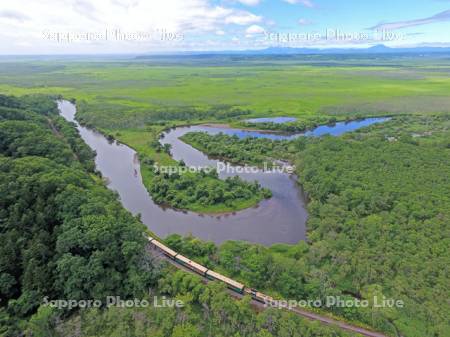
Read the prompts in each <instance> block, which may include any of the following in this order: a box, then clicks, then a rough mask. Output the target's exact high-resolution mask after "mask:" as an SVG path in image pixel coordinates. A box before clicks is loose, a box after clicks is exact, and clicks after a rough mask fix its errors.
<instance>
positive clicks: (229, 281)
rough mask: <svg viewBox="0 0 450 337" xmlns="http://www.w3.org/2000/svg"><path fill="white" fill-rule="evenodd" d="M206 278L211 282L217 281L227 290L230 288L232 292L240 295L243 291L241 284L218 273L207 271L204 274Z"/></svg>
mask: <svg viewBox="0 0 450 337" xmlns="http://www.w3.org/2000/svg"><path fill="white" fill-rule="evenodd" d="M206 276H207V277H208V278H209V279H211V280H217V281H221V282H224V283H225V284H226V285H227V286H228V288H230V289H232V290H234V291H237V292H238V293H240V294H242V292H243V291H244V285H243V284H242V283H239V282H236V281H234V280H232V279H229V278H228V277H225V276H223V275H221V274H219V273H216V272H215V271H212V270H208V271H207V272H206Z"/></svg>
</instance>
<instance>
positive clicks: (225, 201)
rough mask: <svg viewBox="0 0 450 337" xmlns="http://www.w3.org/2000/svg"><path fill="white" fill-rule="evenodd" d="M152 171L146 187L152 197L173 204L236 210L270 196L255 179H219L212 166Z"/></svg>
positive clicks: (204, 208)
mask: <svg viewBox="0 0 450 337" xmlns="http://www.w3.org/2000/svg"><path fill="white" fill-rule="evenodd" d="M154 174H155V177H154V178H153V180H152V183H151V187H150V190H149V192H150V194H151V195H152V197H153V200H154V201H155V202H157V203H160V204H164V203H166V204H169V205H171V206H173V207H175V208H181V209H186V208H187V209H191V210H194V211H196V210H198V211H202V212H205V211H215V210H218V211H223V210H224V209H229V210H238V209H243V208H246V207H249V206H252V205H254V204H257V203H258V202H259V201H260V200H262V199H264V198H270V197H271V192H270V190H269V189H267V188H262V187H261V186H260V184H259V183H258V182H257V181H254V182H253V183H251V182H246V181H244V180H242V179H240V178H239V177H238V176H234V177H228V178H226V179H225V180H221V179H219V177H218V174H217V171H216V170H215V169H211V170H208V171H205V170H201V171H200V172H194V173H193V172H185V173H172V174H169V173H163V172H161V171H159V170H154ZM222 205H224V206H225V207H226V208H224V206H222Z"/></svg>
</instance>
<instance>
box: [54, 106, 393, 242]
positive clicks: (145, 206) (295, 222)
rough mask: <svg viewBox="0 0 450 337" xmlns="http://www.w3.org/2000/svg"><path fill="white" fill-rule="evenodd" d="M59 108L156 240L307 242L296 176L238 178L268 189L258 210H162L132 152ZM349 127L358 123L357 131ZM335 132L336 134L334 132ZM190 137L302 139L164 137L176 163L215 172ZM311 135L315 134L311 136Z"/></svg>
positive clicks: (68, 109)
mask: <svg viewBox="0 0 450 337" xmlns="http://www.w3.org/2000/svg"><path fill="white" fill-rule="evenodd" d="M58 107H59V109H60V111H61V115H62V116H63V117H64V118H65V119H66V120H68V121H70V122H74V123H76V125H77V128H78V130H79V132H80V135H81V137H82V139H83V140H84V141H85V142H86V143H87V144H88V145H89V146H90V147H91V148H92V149H93V150H95V151H96V153H97V156H96V159H95V163H96V167H97V169H98V170H99V171H100V172H101V173H102V175H103V176H104V177H105V178H106V179H107V181H108V187H109V188H110V189H112V190H114V191H117V193H118V194H119V196H120V200H121V202H122V204H123V206H124V207H125V208H127V209H128V210H129V211H130V212H131V213H133V214H140V215H141V220H142V222H143V223H144V224H146V225H147V226H148V227H149V229H150V230H152V231H153V232H154V233H156V234H157V235H158V236H160V237H165V236H167V235H169V234H172V233H178V234H181V235H187V234H192V235H194V236H196V237H199V238H201V239H203V240H210V241H214V242H215V243H221V242H223V241H226V240H245V241H250V242H256V243H261V244H264V245H270V244H273V243H280V242H282V243H297V242H298V241H299V240H304V239H305V238H306V227H305V224H306V220H307V212H306V202H305V198H304V196H303V193H302V190H301V188H299V186H298V185H297V183H296V177H295V176H293V175H289V174H287V173H281V172H273V173H267V172H262V171H258V172H256V173H238V174H237V175H239V176H240V177H241V178H243V179H245V180H249V181H253V180H257V181H258V182H259V183H260V184H261V185H262V186H264V187H268V188H270V189H271V190H272V194H273V196H272V198H270V199H268V200H263V201H262V202H261V203H260V204H259V205H258V206H256V207H253V208H248V209H245V210H242V211H239V212H236V213H230V214H222V215H209V214H197V213H194V212H186V211H178V210H174V209H172V208H167V207H162V206H160V205H157V204H155V203H154V202H153V200H152V198H151V196H150V195H149V194H148V192H147V190H146V188H145V186H144V185H143V183H142V178H141V175H140V174H139V172H140V165H139V160H138V156H137V153H136V152H135V151H134V150H133V149H131V148H129V147H128V146H126V145H123V144H118V143H116V142H113V143H111V142H108V140H107V139H106V138H105V137H104V136H103V135H102V134H100V133H98V132H96V131H94V130H91V129H88V128H86V127H83V126H81V125H79V124H78V123H77V122H76V120H75V113H76V107H75V105H74V104H72V103H70V102H69V101H59V102H58ZM384 120H385V119H372V120H369V119H366V120H364V121H358V122H350V123H337V124H336V127H330V126H328V127H326V128H329V129H330V130H327V132H325V130H324V129H320V128H324V127H319V128H317V129H316V130H313V131H312V132H310V133H307V134H306V135H312V136H315V135H321V134H323V133H330V134H335V135H337V134H342V133H343V132H347V131H349V130H354V129H356V128H359V127H362V126H367V125H370V124H374V123H378V122H382V121H384ZM361 122H363V123H361ZM352 123H358V125H355V124H352ZM341 124H342V125H341ZM344 124H345V125H344ZM337 129H339V130H338V131H336V130H337ZM191 131H205V132H208V133H211V134H215V133H219V132H223V133H227V134H236V135H238V136H239V137H246V136H254V137H255V136H256V137H268V138H272V139H289V138H292V137H298V136H301V135H300V134H298V135H289V136H287V135H279V134H270V133H262V132H258V131H243V130H237V129H230V128H222V127H212V126H191V127H179V128H176V129H173V130H170V131H168V132H166V133H165V137H164V138H163V139H162V142H163V143H168V144H171V145H172V150H171V153H172V155H173V157H174V159H176V160H180V159H183V160H184V162H185V163H186V164H187V165H188V166H203V167H204V166H214V167H215V166H216V165H217V164H218V163H221V164H223V163H222V162H220V161H218V160H214V159H210V158H208V157H207V156H206V155H205V154H203V153H202V152H200V151H198V150H196V149H194V148H192V147H191V146H189V145H187V144H185V143H184V142H182V141H181V140H179V139H178V138H179V137H180V136H182V135H183V134H185V133H187V132H191ZM315 131H316V132H318V134H314V132H315ZM280 137H281V138H280ZM234 167H235V168H236V166H234ZM136 172H137V173H138V174H136ZM219 175H220V177H221V178H223V177H226V176H229V175H235V174H234V173H230V172H221V173H220V174H219Z"/></svg>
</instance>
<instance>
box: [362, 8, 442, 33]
mask: <svg viewBox="0 0 450 337" xmlns="http://www.w3.org/2000/svg"><path fill="white" fill-rule="evenodd" d="M443 21H450V10H447V11H444V12H441V13H438V14H436V15H433V16H430V17H427V18H423V19H416V20H408V21H397V22H385V23H379V24H378V25H376V26H373V27H370V28H369V29H372V30H375V29H379V30H381V29H384V30H395V29H402V28H407V27H414V26H420V25H427V24H430V23H435V22H443Z"/></svg>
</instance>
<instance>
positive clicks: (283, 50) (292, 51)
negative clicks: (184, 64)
mask: <svg viewBox="0 0 450 337" xmlns="http://www.w3.org/2000/svg"><path fill="white" fill-rule="evenodd" d="M434 53H446V54H450V47H414V48H390V47H387V46H385V45H382V44H380V45H375V46H372V47H370V48H325V49H319V48H291V47H269V48H266V49H257V50H221V51H184V52H172V53H167V54H166V55H339V54H341V55H351V54H434ZM153 55H154V54H153ZM160 55H161V54H160ZM147 56H151V55H141V56H138V58H146V57H147Z"/></svg>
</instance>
